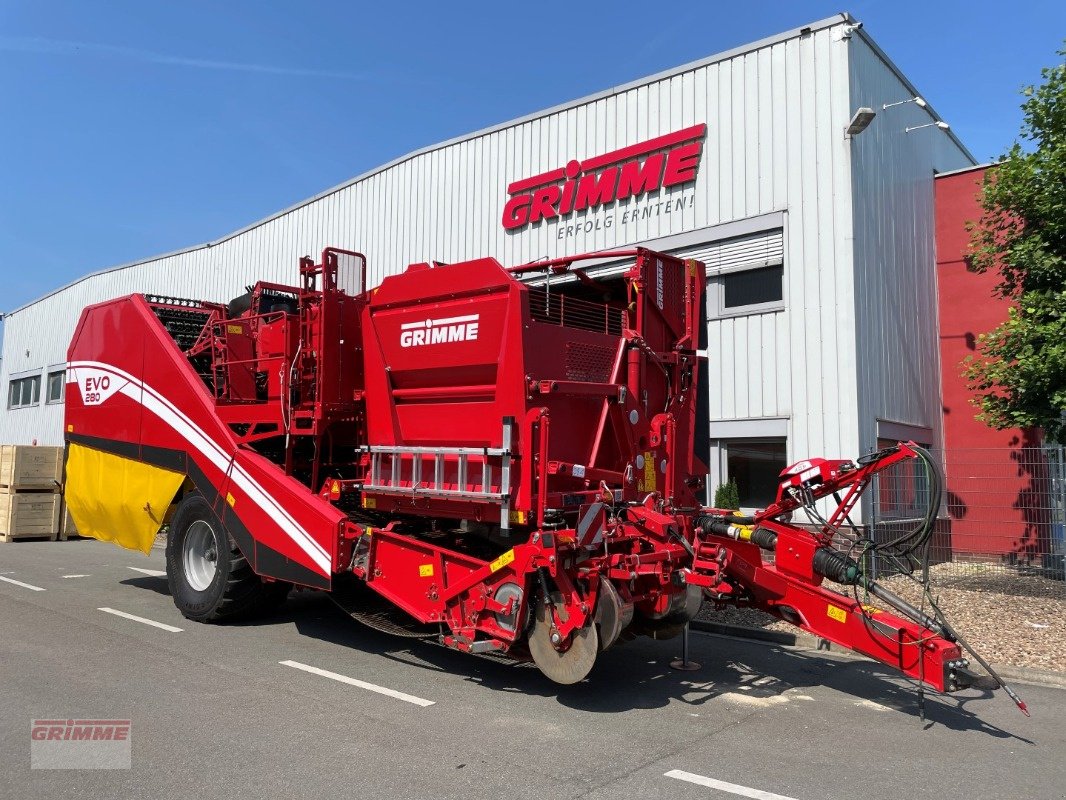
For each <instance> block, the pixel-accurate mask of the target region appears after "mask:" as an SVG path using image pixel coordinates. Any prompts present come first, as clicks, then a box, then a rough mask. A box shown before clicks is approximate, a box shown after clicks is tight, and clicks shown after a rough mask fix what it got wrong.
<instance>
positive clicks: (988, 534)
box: [935, 167, 1049, 563]
mask: <svg viewBox="0 0 1066 800" xmlns="http://www.w3.org/2000/svg"><path fill="white" fill-rule="evenodd" d="M986 169H988V168H986V167H978V168H975V169H972V170H968V171H966V172H960V173H954V174H951V175H945V176H941V177H938V178H937V179H936V181H935V193H936V194H935V196H936V261H937V279H938V285H939V300H938V303H939V311H940V363H941V365H942V367H941V369H942V374H941V382H942V389H943V402H944V442H945V462H946V463H945V470H946V473H947V492H948V505H949V510H950V513H951V518H952V523H951V544H952V550H953V552H954V555H955V557H956V558H958V557H960V556H961V557H963V558H965V557H967V556H992V557H994V559H995V560H1008V561H1011V562H1014V561H1016V560H1017V561H1020V562H1023V563H1024V562H1028V561H1029V560H1030V559H1031V558H1032V557H1033V556H1035V555H1036V553H1038V552H1046V551H1047V545H1048V541H1047V539H1048V538H1049V530H1048V523H1047V522H1046V521H1045V520H1046V510H1045V509H1044V506H1046V503H1045V502H1044V501H1043V500H1042V499H1041V498H1042V497H1044V498H1046V496H1047V495H1046V480H1047V479H1046V474H1045V470H1044V469H1042V468H1041V466H1040V459H1039V458H1034V457H1033V451H1031V450H1030V451H1026V450H1025V449H1024V448H1027V447H1029V448H1031V447H1035V446H1038V445H1039V444H1040V436H1039V431H1033V430H1022V429H1012V430H1002V431H997V430H993V429H992V428H989V427H988V426H986V425H984V424H983V423H981V422H978V421H977V420H976V419H975V418H974V416H975V414H976V413H977V409H976V408H975V407H974V406H973V405H972V404H971V402H970V400H971V398H972V396H973V395H972V393H971V392H970V391H968V390H967V388H966V381H965V380H964V379H963V377H962V369H963V368H962V366H961V362H962V360H963V359H964V358H965V357H966V356H967V355H971V354H973V353H974V352H975V351H974V345H975V341H976V337H977V335H978V334H980V333H983V332H985V331H990V330H991V329H992V328H994V327H995V326H996V325H998V324H999V323H1000V322H1002V321H1003V320H1004V319H1006V316H1007V302H1006V301H1005V300H1002V299H999V298H997V297H995V296H994V295H993V293H992V290H993V287H994V286H995V284H996V280H997V276H996V275H995V274H993V273H985V274H983V275H976V274H974V273H972V272H969V271H968V270H967V269H966V252H967V247H968V244H969V239H970V233H969V231H968V230H967V223H968V222H971V221H976V220H978V219H979V218H980V214H981V210H980V207H979V205H978V201H977V195H978V192H979V191H980V187H981V182H982V180H983V179H984V174H985V171H986Z"/></svg>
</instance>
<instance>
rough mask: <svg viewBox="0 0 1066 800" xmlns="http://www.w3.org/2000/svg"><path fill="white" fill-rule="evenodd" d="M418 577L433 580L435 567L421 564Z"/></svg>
mask: <svg viewBox="0 0 1066 800" xmlns="http://www.w3.org/2000/svg"><path fill="white" fill-rule="evenodd" d="M418 577H420V578H432V577H433V565H432V564H419V566H418Z"/></svg>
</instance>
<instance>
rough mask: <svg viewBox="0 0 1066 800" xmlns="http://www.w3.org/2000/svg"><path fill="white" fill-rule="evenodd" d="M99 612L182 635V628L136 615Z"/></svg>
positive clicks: (107, 610)
mask: <svg viewBox="0 0 1066 800" xmlns="http://www.w3.org/2000/svg"><path fill="white" fill-rule="evenodd" d="M96 610H97V611H103V612H105V613H107V614H114V615H115V616H116V617H122V618H123V619H132V620H133V621H134V622H143V623H144V624H145V625H153V626H155V627H156V628H162V629H163V630H165V631H170V632H171V633H181V631H182V629H181V628H175V627H174V626H173V625H167V624H166V623H163V622H156V621H155V620H154V619H145V618H144V617H138V616H137V615H135V614H127V613H126V612H125V611H119V610H117V609H114V608H98V609H96Z"/></svg>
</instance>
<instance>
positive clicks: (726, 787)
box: [663, 769, 796, 800]
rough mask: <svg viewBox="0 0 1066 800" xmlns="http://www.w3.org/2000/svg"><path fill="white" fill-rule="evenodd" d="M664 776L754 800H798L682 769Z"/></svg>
mask: <svg viewBox="0 0 1066 800" xmlns="http://www.w3.org/2000/svg"><path fill="white" fill-rule="evenodd" d="M663 774H664V775H665V777H667V778H676V779H677V780H679V781H688V782H689V783H695V784H698V785H699V786H707V787H709V788H711V789H718V790H719V791H722V792H729V793H730V794H737V795H740V796H741V797H750V798H752V799H753V800H796V798H794V797H786V796H785V795H783V794H774V793H773V792H764V791H763V790H762V789H752V788H751V787H750V786H741V785H739V784H736V783H726V782H725V781H718V780H715V779H714V778H706V777H704V776H703V775H696V774H695V773H692V772H685V771H684V770H680V769H672V770H670V771H669V772H666V773H663Z"/></svg>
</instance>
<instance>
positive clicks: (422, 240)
mask: <svg viewBox="0 0 1066 800" xmlns="http://www.w3.org/2000/svg"><path fill="white" fill-rule="evenodd" d="M919 95H920V93H919V91H918V89H917V88H916V87H915V86H913V85H912V84H911V83H910V82H909V81H908V80H907V78H906V77H905V76H904V75H903V74H902V73H901V72H900V71H899V69H898V68H896V66H895V65H894V64H893V63H892V61H891V60H890V59H889V57H888V56H887V55H886V54H885V53H884V52H883V51H882V50H881V49H880V48H879V47H878V46H877V44H875V42H874V41H873V39H872V38H871V37H870V35H869V34H868V33H867V31H866V30H864V29H863V28H862V26H861V24H859V23H858V22H857V21H856V20H854V19H853V18H851V17H850V16H848V15H846V14H840V15H836V16H833V17H831V18H828V19H825V20H821V21H819V22H815V23H812V24H811V25H808V26H805V27H803V28H799V29H795V30H790V31H787V32H785V33H782V34H780V35H776V36H772V37H769V38H767V39H763V40H761V41H758V42H754V43H752V44H750V45H746V46H744V47H739V48H736V49H734V50H730V51H727V52H724V53H720V54H718V55H714V56H710V57H708V58H705V59H702V60H700V61H697V62H694V63H691V64H686V65H683V66H680V67H677V68H676V69H672V70H669V71H667V72H664V73H660V74H657V75H652V76H650V77H647V78H644V79H641V80H638V81H635V82H633V83H630V84H627V85H624V86H619V87H615V88H611V89H608V90H605V91H602V92H600V93H598V94H595V95H592V96H590V97H585V98H581V99H579V100H574V101H573V102H570V103H566V104H564V105H561V106H558V107H555V108H550V109H547V110H544V111H541V112H538V113H535V114H531V115H529V116H527V117H523V118H521V119H517V120H513V121H510V122H505V123H502V124H500V125H497V126H494V127H492V128H489V129H486V130H482V131H477V132H475V133H471V134H469V135H467V136H463V137H460V138H458V139H454V140H451V141H448V142H443V143H441V144H438V145H434V146H432V147H427V148H425V149H423V150H420V151H418V152H415V153H411V154H409V155H406V156H403V157H401V158H398V159H396V160H395V161H393V162H391V163H389V164H386V165H383V166H382V167H380V168H378V169H375V170H372V171H371V172H368V173H366V174H364V175H361V176H359V177H357V178H354V179H353V180H351V181H349V182H347V183H345V184H343V185H341V186H338V187H335V188H333V189H330V190H328V191H326V192H323V193H322V194H320V195H318V196H316V197H313V198H311V199H309V200H307V201H306V202H303V203H300V204H298V205H296V206H293V207H292V208H289V209H286V210H284V211H280V212H279V213H277V214H275V215H273V216H271V217H269V218H267V219H264V220H261V221H259V222H256V223H254V224H252V225H249V226H247V227H245V228H243V229H241V230H239V231H235V232H234V233H232V234H230V235H228V236H225V237H223V238H221V239H219V240H217V241H213V242H208V243H206V244H203V245H199V246H195V247H190V248H188V249H185V250H181V251H179V252H175V253H170V254H167V255H163V256H159V257H156V258H150V259H145V260H143V261H138V262H136V263H131V264H123V265H119V266H116V267H113V268H110V269H105V270H102V271H99V272H95V273H93V274H91V275H86V276H85V277H84V278H82V279H80V280H78V281H76V282H74V283H73V284H71V285H69V286H65V287H63V288H60V289H57V290H56V291H54V292H52V293H50V294H48V295H46V296H45V297H42V298H41V299H39V300H37V301H36V302H33V303H31V304H29V305H26V306H23V307H22V308H18V309H5V310H6V311H7V312H8V314H7V316H6V331H5V336H4V343H3V362H2V372H0V382H2V385H3V387H4V392H5V395H4V397H5V402H4V404H3V408H2V410H0V441H2V442H5V443H30V442H33V441H36V442H38V443H41V444H58V443H61V442H62V439H63V428H62V421H63V394H64V388H65V381H66V377H65V373H64V369H65V359H66V348H67V344H68V342H69V340H70V337H71V334H72V332H73V328H74V325H75V323H76V321H77V319H78V317H79V314H80V312H81V310H82V308H84V307H85V306H86V305H89V304H92V303H96V302H99V301H102V300H105V299H109V298H112V297H116V296H121V295H124V294H129V293H133V292H147V293H155V294H162V295H169V296H174V297H193V298H205V299H212V300H217V301H222V302H225V301H227V300H229V299H230V298H232V297H234V296H236V295H238V294H240V293H241V292H242V291H243V290H244V287H245V286H246V285H247V284H251V283H254V282H255V281H256V280H258V279H265V280H272V281H278V282H289V283H293V282H295V280H296V264H297V259H298V257H300V256H302V255H305V254H316V253H318V252H319V251H320V250H321V249H322V248H323V247H325V246H327V245H334V246H338V247H343V248H350V249H355V250H359V251H361V252H363V253H365V254H366V255H367V257H368V260H369V268H368V285H371V286H372V285H374V284H375V283H377V282H378V281H380V280H381V278H382V277H383V276H385V275H387V274H391V273H395V272H398V271H401V270H403V269H405V268H406V266H407V265H408V264H410V263H415V262H440V263H444V264H447V263H451V262H456V261H462V260H465V259H471V258H475V257H479V256H493V257H495V258H497V259H498V260H499V261H500V262H502V263H503V264H505V265H517V264H523V263H528V262H532V261H535V260H538V259H546V258H555V257H559V256H565V255H568V254H574V253H580V252H589V251H599V250H604V249H612V248H622V247H627V246H632V245H637V244H640V245H646V246H648V247H651V248H654V249H657V250H664V251H669V252H674V253H679V254H683V255H684V256H686V257H694V258H698V259H700V260H702V261H704V262H705V263H706V264H707V269H708V287H707V314H708V337H707V343H708V350H707V354H708V357H709V367H710V369H709V377H708V380H709V388H710V392H709V397H710V402H709V412H708V413H709V418H708V431H709V434H710V439H711V445H712V446H711V464H710V467H711V476H710V480H709V485H710V486H711V487H714V486H716V485H717V484H719V483H721V482H723V481H724V480H726V478H727V477H728V476H733V477H736V478H737V479H738V483H739V484H740V487H741V500H742V505H745V506H749V505H760V504H762V503H765V502H766V501H767V500H768V499H769V498H768V497H767V496H766V492H767V491H772V487H773V485H774V482H773V478H775V477H776V475H777V473H778V472H779V471H780V470H781V469H782V468H783V467H784V466H785V465H786V463H788V462H791V461H793V460H796V459H798V458H802V457H804V456H808V455H826V456H833V457H837V456H854V455H857V454H859V453H863V452H867V451H869V450H871V449H873V448H875V447H877V445H878V441H879V440H884V439H892V440H896V439H913V440H915V441H917V442H919V443H924V444H929V445H933V446H942V444H943V426H942V413H941V412H942V406H941V367H940V351H939V342H938V306H937V273H936V252H935V225H934V176H935V175H936V174H937V173H938V172H947V171H954V170H959V169H964V168H967V167H970V166H973V165H974V164H975V161H974V159H973V157H972V156H971V155H970V153H969V152H968V151H967V150H966V148H965V147H964V146H963V145H962V143H961V142H960V141H959V140H958V139H957V138H956V136H955V134H954V133H953V132H952V131H950V130H949V129H948V128H947V126H946V125H944V124H943V123H942V120H941V119H940V117H939V116H938V115H937V113H936V112H935V110H934V109H933V107H932V105H931V104H930V103H929V102H926V101H925V100H921V101H920V102H915V98H917V97H919ZM864 109H865V110H867V111H864ZM869 111H872V112H874V115H871V114H870V113H868V112H869ZM871 117H872V118H871ZM611 266H612V265H611V264H610V263H605V264H604V265H603V266H602V267H600V269H604V270H609V269H611ZM117 335H121V333H118V334H117Z"/></svg>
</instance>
